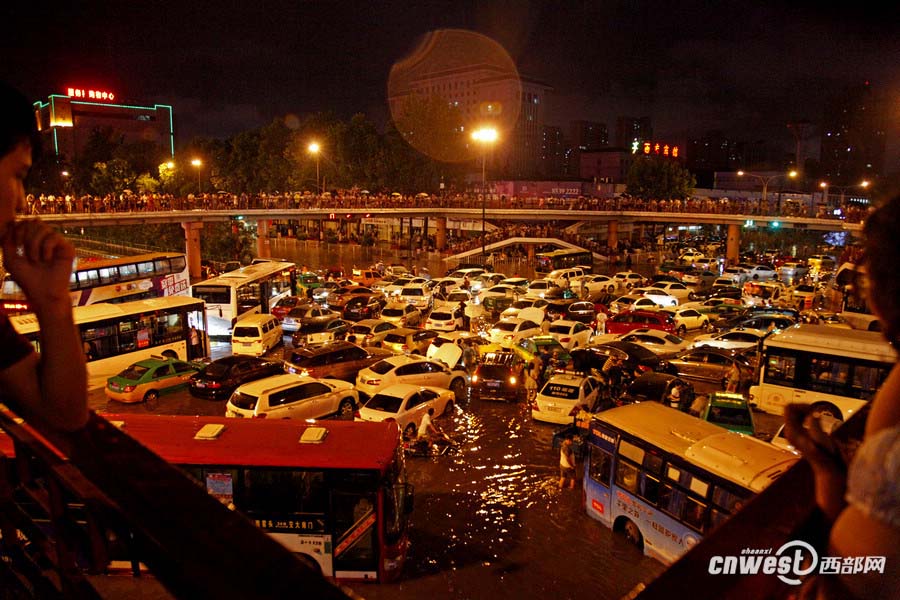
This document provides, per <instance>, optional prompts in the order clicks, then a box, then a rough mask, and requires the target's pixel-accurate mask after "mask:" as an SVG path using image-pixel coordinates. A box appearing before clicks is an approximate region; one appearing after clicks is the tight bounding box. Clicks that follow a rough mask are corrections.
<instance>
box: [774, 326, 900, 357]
mask: <svg viewBox="0 0 900 600" xmlns="http://www.w3.org/2000/svg"><path fill="white" fill-rule="evenodd" d="M764 345H765V346H771V347H775V348H796V349H800V350H808V351H810V352H815V353H818V354H836V355H839V356H847V357H850V356H853V357H855V358H865V359H869V360H877V361H881V362H887V363H893V362H896V360H897V353H896V351H894V349H893V348H892V347H891V345H890V344H888V343H887V341H886V340H885V339H884V337H882V335H881V334H880V333H878V332H876V331H861V330H858V329H843V328H841V329H838V328H836V327H829V326H828V325H808V324H803V325H796V326H794V327H789V328H788V329H785V330H783V331H781V332H780V333H774V334H772V335H771V336H769V337H768V338H767V339H766V341H765V342H764Z"/></svg>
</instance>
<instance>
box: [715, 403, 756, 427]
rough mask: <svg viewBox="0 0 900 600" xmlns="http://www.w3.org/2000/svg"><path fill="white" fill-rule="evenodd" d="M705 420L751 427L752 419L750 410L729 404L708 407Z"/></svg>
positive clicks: (718, 423) (719, 423) (726, 424)
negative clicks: (707, 414)
mask: <svg viewBox="0 0 900 600" xmlns="http://www.w3.org/2000/svg"><path fill="white" fill-rule="evenodd" d="M707 420H708V421H709V422H710V423H715V424H717V425H725V426H726V427H727V426H729V425H730V426H733V427H734V426H737V427H752V426H753V421H752V420H751V417H750V411H749V410H747V409H746V408H736V407H730V406H713V407H710V409H709V416H708V418H707Z"/></svg>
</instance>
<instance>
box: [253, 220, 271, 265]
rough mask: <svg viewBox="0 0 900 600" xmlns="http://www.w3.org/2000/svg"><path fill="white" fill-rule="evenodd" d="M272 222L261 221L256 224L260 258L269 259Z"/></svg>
mask: <svg viewBox="0 0 900 600" xmlns="http://www.w3.org/2000/svg"><path fill="white" fill-rule="evenodd" d="M271 224H272V222H271V221H267V220H264V219H260V220H259V221H257V222H256V255H257V256H258V257H260V258H269V257H270V256H271V255H272V253H271V252H270V251H269V225H271Z"/></svg>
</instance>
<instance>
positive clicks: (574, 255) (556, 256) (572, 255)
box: [534, 248, 594, 279]
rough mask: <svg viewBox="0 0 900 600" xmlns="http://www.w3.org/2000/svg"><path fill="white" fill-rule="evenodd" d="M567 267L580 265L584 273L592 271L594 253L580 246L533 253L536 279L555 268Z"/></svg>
mask: <svg viewBox="0 0 900 600" xmlns="http://www.w3.org/2000/svg"><path fill="white" fill-rule="evenodd" d="M569 267H581V268H582V269H584V271H585V273H592V272H593V268H594V253H593V252H591V251H590V250H584V249H582V248H565V249H561V250H553V251H551V252H538V253H536V254H535V255H534V276H535V278H537V279H540V278H542V277H546V276H547V275H549V274H550V273H551V272H553V271H555V270H557V269H567V268H569Z"/></svg>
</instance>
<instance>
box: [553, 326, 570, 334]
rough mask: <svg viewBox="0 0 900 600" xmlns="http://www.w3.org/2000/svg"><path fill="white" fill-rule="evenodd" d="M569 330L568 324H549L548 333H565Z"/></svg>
mask: <svg viewBox="0 0 900 600" xmlns="http://www.w3.org/2000/svg"><path fill="white" fill-rule="evenodd" d="M569 331H571V327H569V326H568V325H550V333H562V334H567V333H569Z"/></svg>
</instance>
